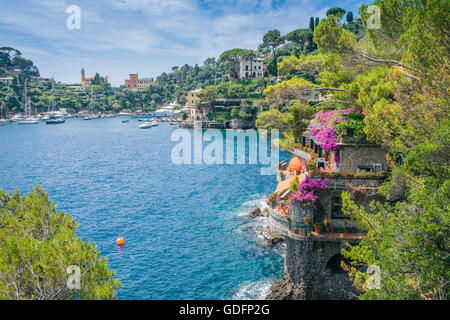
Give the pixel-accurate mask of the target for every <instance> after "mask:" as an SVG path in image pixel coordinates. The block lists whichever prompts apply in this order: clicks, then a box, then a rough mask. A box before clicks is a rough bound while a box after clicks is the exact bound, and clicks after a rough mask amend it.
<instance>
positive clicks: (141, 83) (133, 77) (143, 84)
mask: <svg viewBox="0 0 450 320" xmlns="http://www.w3.org/2000/svg"><path fill="white" fill-rule="evenodd" d="M152 82H153V80H152V79H150V78H139V75H138V74H137V73H130V79H125V87H127V88H130V89H131V90H137V91H144V90H145V89H147V88H148V86H149V85H150V84H151V83H152Z"/></svg>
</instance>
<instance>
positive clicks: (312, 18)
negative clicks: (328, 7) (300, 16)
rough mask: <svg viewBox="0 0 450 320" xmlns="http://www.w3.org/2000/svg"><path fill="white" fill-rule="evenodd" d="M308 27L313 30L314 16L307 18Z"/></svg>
mask: <svg viewBox="0 0 450 320" xmlns="http://www.w3.org/2000/svg"><path fill="white" fill-rule="evenodd" d="M309 29H310V30H311V31H314V17H311V18H309Z"/></svg>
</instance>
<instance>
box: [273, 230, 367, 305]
mask: <svg viewBox="0 0 450 320" xmlns="http://www.w3.org/2000/svg"><path fill="white" fill-rule="evenodd" d="M350 241H351V240H350ZM286 242H287V251H286V260H285V265H284V277H283V279H282V280H281V281H280V282H278V283H277V284H275V285H274V286H273V287H272V288H271V290H270V293H269V295H268V296H267V297H266V299H269V300H291V299H292V300H349V299H355V298H356V297H357V296H358V292H357V291H356V289H355V288H354V287H353V285H352V282H351V280H350V279H349V277H348V275H347V274H346V273H345V272H344V271H343V270H342V269H341V268H340V261H341V260H342V259H343V258H342V256H341V255H340V252H341V250H342V248H344V247H345V243H344V241H343V240H342V239H321V238H314V237H309V238H298V239H293V238H291V237H287V238H286Z"/></svg>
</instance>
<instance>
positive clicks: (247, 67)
mask: <svg viewBox="0 0 450 320" xmlns="http://www.w3.org/2000/svg"><path fill="white" fill-rule="evenodd" d="M258 77H264V59H263V58H259V57H258V58H255V59H253V60H248V59H245V58H242V59H241V62H240V64H239V78H240V79H247V78H258Z"/></svg>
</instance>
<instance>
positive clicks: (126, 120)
mask: <svg viewBox="0 0 450 320" xmlns="http://www.w3.org/2000/svg"><path fill="white" fill-rule="evenodd" d="M126 122H130V119H125V120H122V123H126Z"/></svg>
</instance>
